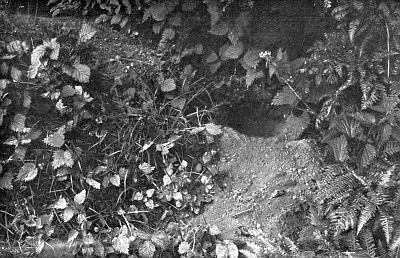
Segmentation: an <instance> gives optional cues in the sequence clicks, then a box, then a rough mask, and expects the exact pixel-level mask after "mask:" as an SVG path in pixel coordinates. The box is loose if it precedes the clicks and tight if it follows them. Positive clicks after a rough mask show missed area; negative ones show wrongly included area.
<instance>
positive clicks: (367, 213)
mask: <svg viewBox="0 0 400 258" xmlns="http://www.w3.org/2000/svg"><path fill="white" fill-rule="evenodd" d="M376 210H377V207H376V204H375V203H372V202H369V203H368V204H367V206H365V207H364V209H363V210H362V211H361V215H360V218H359V219H358V226H357V235H358V234H360V232H361V230H362V229H363V227H364V226H365V224H367V222H368V221H370V220H371V219H372V218H373V217H374V216H375V213H376Z"/></svg>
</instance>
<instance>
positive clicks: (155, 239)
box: [151, 232, 168, 250]
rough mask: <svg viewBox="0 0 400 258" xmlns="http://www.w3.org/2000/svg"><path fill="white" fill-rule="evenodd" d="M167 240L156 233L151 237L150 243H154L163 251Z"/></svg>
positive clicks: (164, 236) (159, 233) (162, 235)
mask: <svg viewBox="0 0 400 258" xmlns="http://www.w3.org/2000/svg"><path fill="white" fill-rule="evenodd" d="M167 238H168V236H167V235H165V234H164V233H162V232H156V233H154V234H153V235H151V242H153V243H154V245H156V246H157V247H159V248H161V249H162V250H164V249H165V248H166V241H165V240H166V239H167Z"/></svg>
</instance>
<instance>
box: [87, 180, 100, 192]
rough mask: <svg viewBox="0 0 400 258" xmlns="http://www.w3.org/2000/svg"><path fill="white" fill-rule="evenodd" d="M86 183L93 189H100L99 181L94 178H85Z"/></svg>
mask: <svg viewBox="0 0 400 258" xmlns="http://www.w3.org/2000/svg"><path fill="white" fill-rule="evenodd" d="M86 183H88V185H90V186H91V187H93V188H95V189H100V186H101V184H100V183H99V182H97V181H96V180H94V179H93V178H90V177H87V178H86Z"/></svg>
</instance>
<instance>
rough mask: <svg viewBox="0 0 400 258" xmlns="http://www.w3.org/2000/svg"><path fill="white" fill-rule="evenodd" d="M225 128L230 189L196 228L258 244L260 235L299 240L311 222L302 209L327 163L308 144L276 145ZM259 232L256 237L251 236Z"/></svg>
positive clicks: (224, 163)
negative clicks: (211, 227) (205, 227)
mask: <svg viewBox="0 0 400 258" xmlns="http://www.w3.org/2000/svg"><path fill="white" fill-rule="evenodd" d="M276 140H277V137H270V138H257V137H248V136H245V135H243V134H240V133H237V132H236V131H234V130H233V129H231V128H225V129H224V133H223V137H222V138H221V142H220V148H221V153H222V159H221V161H220V162H219V163H218V164H217V165H216V168H217V169H218V170H219V171H220V172H219V173H227V174H228V175H229V176H230V180H227V179H225V185H226V186H227V187H226V189H225V190H224V191H222V192H221V193H220V194H219V195H218V196H216V197H215V200H214V202H213V203H212V204H211V205H209V206H207V207H206V210H205V212H204V214H202V215H201V216H199V217H197V218H195V219H194V220H193V221H192V222H193V224H207V225H216V226H217V227H218V228H219V229H220V230H221V232H222V235H224V236H225V237H227V238H229V239H241V240H245V241H248V240H249V241H257V237H256V234H254V232H262V234H263V236H264V237H265V236H266V237H268V238H269V239H273V238H275V237H277V236H278V234H282V235H284V236H288V237H290V238H297V237H298V233H299V232H300V231H301V230H302V228H303V227H304V226H305V223H306V217H305V216H306V213H305V212H304V208H303V207H302V201H303V198H304V197H305V196H306V195H307V194H310V193H309V189H311V188H310V187H312V184H313V183H312V182H313V180H314V176H315V175H316V173H317V172H318V171H319V169H320V163H321V159H320V156H319V154H318V153H317V152H316V148H315V145H314V144H313V143H312V142H311V141H308V140H299V141H291V142H288V143H275V142H276ZM251 232H253V233H251Z"/></svg>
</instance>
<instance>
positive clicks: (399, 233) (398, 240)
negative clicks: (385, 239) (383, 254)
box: [390, 229, 400, 252]
mask: <svg viewBox="0 0 400 258" xmlns="http://www.w3.org/2000/svg"><path fill="white" fill-rule="evenodd" d="M394 235H395V237H394V238H393V239H394V240H393V242H392V244H391V245H390V250H391V251H393V252H394V251H395V250H396V249H397V248H399V247H400V230H399V229H397V230H396V232H395V234H394Z"/></svg>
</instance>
